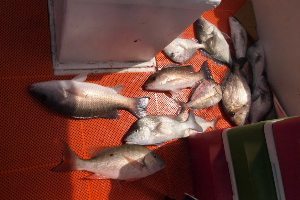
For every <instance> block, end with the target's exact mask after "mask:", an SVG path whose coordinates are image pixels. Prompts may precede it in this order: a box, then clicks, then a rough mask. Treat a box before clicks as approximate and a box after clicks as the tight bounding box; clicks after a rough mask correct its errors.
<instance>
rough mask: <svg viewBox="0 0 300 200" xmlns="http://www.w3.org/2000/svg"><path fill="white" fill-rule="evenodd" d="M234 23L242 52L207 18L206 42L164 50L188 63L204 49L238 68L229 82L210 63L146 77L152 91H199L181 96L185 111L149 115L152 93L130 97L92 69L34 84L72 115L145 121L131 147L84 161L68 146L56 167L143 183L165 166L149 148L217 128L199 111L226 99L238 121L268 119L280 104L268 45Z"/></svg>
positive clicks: (201, 27)
mask: <svg viewBox="0 0 300 200" xmlns="http://www.w3.org/2000/svg"><path fill="white" fill-rule="evenodd" d="M229 24H230V28H231V40H232V43H233V45H234V49H235V55H234V56H232V55H231V52H230V46H229V44H228V43H227V41H226V39H225V37H224V35H223V34H222V32H221V31H220V30H219V29H218V28H217V27H216V26H214V25H213V24H212V23H210V22H208V21H207V20H205V19H204V18H203V17H201V18H200V19H198V20H197V21H196V22H195V30H196V37H197V39H198V41H199V43H198V41H196V40H191V39H182V38H177V39H175V40H174V41H173V42H172V43H171V44H169V45H168V46H167V47H166V48H165V49H164V52H165V53H166V55H168V56H169V58H170V59H172V60H173V61H174V62H176V63H185V62H187V61H188V60H190V59H191V58H192V57H193V56H194V55H195V54H196V52H197V51H198V49H200V50H201V51H202V52H204V53H205V55H206V56H209V57H210V58H213V60H215V61H216V62H218V63H222V64H226V65H228V67H230V72H229V73H228V75H227V77H226V78H225V80H224V81H223V83H222V84H218V83H217V82H216V81H215V80H214V78H213V76H212V73H211V70H210V68H209V65H208V62H207V61H205V62H204V63H203V64H202V66H201V69H200V71H198V72H196V71H194V68H193V66H191V65H188V66H178V65H174V66H170V67H166V68H163V69H161V70H159V71H157V72H156V73H154V74H152V75H151V76H150V77H149V78H148V80H147V81H146V82H145V84H144V89H145V90H151V91H160V92H170V93H171V94H172V96H173V97H174V96H175V95H176V94H177V93H178V92H179V91H180V90H181V89H184V88H192V94H191V96H190V99H189V101H188V102H186V103H183V102H178V101H177V100H176V102H178V103H179V104H180V106H181V111H182V112H181V113H180V114H179V115H178V116H173V117H171V116H164V115H147V112H146V110H147V106H148V103H149V101H150V98H149V97H137V98H129V97H126V96H123V95H121V94H120V92H121V90H122V87H121V86H116V87H105V86H101V85H98V84H94V83H88V82H86V79H87V75H86V74H81V75H78V76H76V77H75V78H73V79H72V80H53V81H47V82H40V83H35V84H32V85H31V86H30V88H29V91H30V93H31V94H32V96H34V97H36V99H38V100H39V101H40V102H41V103H43V104H44V105H46V106H48V107H49V108H51V109H52V110H54V111H56V112H58V113H60V114H62V115H65V116H69V117H72V118H76V119H90V118H107V119H117V118H118V117H119V115H118V110H127V111H129V112H130V113H131V114H133V115H134V116H136V117H137V118H138V119H137V121H136V122H135V123H134V124H133V125H132V126H131V127H130V129H129V130H128V132H127V133H126V134H125V135H124V142H125V143H126V144H124V145H121V146H117V147H110V148H107V149H104V150H102V151H100V152H96V153H94V154H93V156H92V158H91V159H81V158H79V157H78V156H77V155H76V154H75V153H74V152H73V151H71V150H70V149H69V148H68V147H67V146H65V150H64V155H63V159H62V162H61V163H60V164H59V165H58V166H56V167H54V168H53V169H52V170H53V171H58V172H61V171H69V170H85V171H88V172H91V173H92V175H90V176H88V177H86V178H88V179H119V180H135V179H139V178H143V177H146V176H148V175H151V174H154V173H156V172H158V171H160V170H161V169H163V168H164V166H165V163H164V161H163V159H162V158H161V157H159V155H157V154H156V153H155V152H153V151H151V150H149V149H148V148H146V147H144V146H143V145H160V144H162V143H165V142H167V141H170V140H173V139H178V138H185V137H188V136H190V135H192V134H197V133H202V132H204V131H205V130H207V129H208V128H209V127H211V128H214V126H215V123H216V119H215V120H212V121H206V120H204V119H202V118H200V117H198V116H195V115H194V113H193V110H196V109H205V108H208V107H212V106H215V105H218V104H219V102H222V106H223V108H224V111H225V113H226V114H227V116H228V119H230V120H231V122H232V123H234V124H235V125H243V124H246V123H253V122H257V121H260V120H263V119H264V117H265V116H266V114H267V113H268V112H269V110H270V109H271V107H272V94H271V92H270V89H269V86H268V83H267V81H266V78H265V76H264V67H265V63H264V52H263V48H262V46H261V45H260V44H259V42H257V43H255V44H254V45H253V46H251V47H250V48H249V49H248V48H247V41H248V39H247V33H246V31H245V30H244V28H243V27H242V26H241V25H240V23H239V22H238V21H237V20H236V19H234V18H230V19H229ZM250 66H251V67H250ZM249 69H252V70H253V75H252V74H249V73H248V72H249ZM251 73H252V72H251ZM252 80H253V81H252ZM174 100H175V99H174ZM186 111H187V112H186ZM185 114H188V117H185Z"/></svg>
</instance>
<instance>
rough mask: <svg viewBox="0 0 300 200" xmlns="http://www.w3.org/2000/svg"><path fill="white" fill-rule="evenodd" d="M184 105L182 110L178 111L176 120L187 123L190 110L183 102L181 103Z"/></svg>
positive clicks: (181, 107)
mask: <svg viewBox="0 0 300 200" xmlns="http://www.w3.org/2000/svg"><path fill="white" fill-rule="evenodd" d="M180 103H182V104H183V106H180V108H179V109H178V110H177V113H178V114H177V117H176V120H177V121H179V122H185V121H186V120H187V118H188V115H189V108H187V107H185V104H184V103H183V102H180Z"/></svg>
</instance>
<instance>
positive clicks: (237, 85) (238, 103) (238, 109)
mask: <svg viewBox="0 0 300 200" xmlns="http://www.w3.org/2000/svg"><path fill="white" fill-rule="evenodd" d="M232 71H233V72H231V73H229V74H228V76H227V78H226V79H225V80H224V82H223V83H222V91H223V97H222V105H223V108H224V110H225V113H226V114H227V115H228V117H229V118H230V120H231V121H232V122H233V123H234V124H236V125H238V126H240V125H244V124H245V123H246V122H247V118H248V115H249V110H250V106H251V91H250V88H249V86H248V83H247V81H246V79H245V78H244V77H243V76H242V75H241V73H240V71H239V66H235V67H234V69H233V70H232Z"/></svg>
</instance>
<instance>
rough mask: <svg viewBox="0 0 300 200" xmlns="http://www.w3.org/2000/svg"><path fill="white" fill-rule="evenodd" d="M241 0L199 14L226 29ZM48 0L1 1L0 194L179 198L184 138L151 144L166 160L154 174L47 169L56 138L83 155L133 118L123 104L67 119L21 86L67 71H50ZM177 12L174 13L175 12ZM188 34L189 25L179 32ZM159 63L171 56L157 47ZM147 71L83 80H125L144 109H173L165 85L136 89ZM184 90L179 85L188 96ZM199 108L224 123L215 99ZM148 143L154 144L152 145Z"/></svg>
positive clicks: (116, 135) (56, 154)
mask: <svg viewBox="0 0 300 200" xmlns="http://www.w3.org/2000/svg"><path fill="white" fill-rule="evenodd" d="M243 2H244V0H224V1H223V2H222V4H221V6H219V7H218V8H217V9H215V10H214V11H209V12H206V13H205V17H206V18H207V19H209V20H210V21H211V22H212V23H214V24H217V25H218V27H219V28H220V29H221V30H222V31H223V32H226V33H228V30H229V27H228V16H231V15H233V14H234V13H235V12H236V10H237V9H238V8H239V7H240V6H241V5H242V3H243ZM47 9H48V8H47V0H26V1H24V0H2V1H1V2H0V80H1V85H0V111H1V112H0V116H1V124H0V131H1V137H0V139H1V144H0V163H1V164H0V180H1V181H0V188H1V190H0V199H39V200H40V199H59V200H68V199H72V200H73V199H74V200H85V199H89V200H98V199H99V200H102V199H145V200H146V199H164V196H165V195H167V196H169V197H172V198H176V199H181V198H182V196H183V193H184V192H187V193H193V184H192V179H191V176H192V174H191V170H190V163H189V155H188V152H187V147H186V141H185V140H184V139H182V140H177V141H173V142H169V143H168V144H166V145H164V146H162V147H161V148H159V149H157V151H158V153H159V154H160V155H161V156H162V157H163V158H164V159H165V161H166V168H165V169H164V170H162V171H160V172H158V173H157V174H155V175H153V176H149V177H147V178H144V179H141V180H137V181H134V182H119V181H111V180H81V179H80V178H82V177H84V176H86V175H87V173H86V172H70V173H53V172H51V171H50V169H51V168H52V167H53V166H55V165H56V164H57V163H59V162H60V160H61V153H62V152H61V151H62V145H61V141H66V142H67V143H68V144H69V146H70V147H71V148H72V149H73V150H74V151H75V152H76V153H77V154H78V155H80V156H82V157H84V158H89V156H90V154H89V150H90V149H91V148H102V147H107V146H114V145H120V144H121V138H122V136H123V135H124V133H125V132H126V131H127V130H128V128H129V127H130V125H131V124H132V123H133V122H134V121H135V120H136V118H135V117H133V116H132V115H131V114H129V113H128V112H126V111H121V112H120V114H121V117H120V119H118V120H106V119H91V120H72V119H68V118H65V117H62V116H60V115H57V114H55V113H54V112H51V111H49V110H48V109H47V108H45V107H43V106H42V105H40V104H38V103H37V102H36V101H35V100H34V99H33V98H32V97H31V96H29V94H28V92H27V87H28V86H29V85H30V84H32V83H34V82H40V81H46V80H51V79H58V78H59V79H67V78H71V76H65V77H54V76H53V75H52V74H53V72H52V62H51V49H50V30H49V25H48V10H47ZM179 14H180V13H179ZM182 37H187V38H192V37H194V35H193V30H192V26H190V27H189V28H187V30H186V31H185V32H184V33H183V34H182ZM205 60H206V57H204V56H202V55H201V54H200V53H198V54H197V55H196V56H195V57H194V58H193V59H192V60H191V61H190V62H189V63H190V64H193V65H194V66H195V69H197V70H199V67H200V65H201V64H202V63H203V62H204V61H205ZM157 61H158V62H157V63H158V66H165V65H168V64H170V63H171V62H170V61H169V60H168V59H167V58H166V57H165V56H164V55H163V54H162V53H160V54H158V56H157ZM209 64H210V68H211V70H212V71H213V75H214V78H215V79H216V80H217V81H218V82H220V81H221V80H222V79H223V77H224V74H225V73H226V71H227V68H226V67H225V66H217V65H216V64H215V63H214V62H213V61H209ZM149 75H150V74H149V73H122V74H102V75H92V76H89V78H88V81H90V82H95V83H98V84H102V85H105V86H115V85H124V86H125V89H124V91H122V94H124V95H126V96H149V97H151V101H150V105H149V109H148V111H149V113H151V114H168V115H170V114H175V112H176V110H177V105H176V103H175V102H174V101H173V100H172V99H170V98H169V97H167V96H166V95H165V94H163V93H153V92H146V91H143V90H142V89H141V86H142V84H143V83H144V81H145V80H146V79H147V77H148V76H149ZM188 92H189V90H184V91H183V92H182V93H180V98H181V99H182V100H184V101H186V100H187V96H188ZM197 115H199V116H202V117H204V118H206V119H214V118H219V117H221V119H220V120H219V121H218V123H217V127H216V128H226V127H229V126H230V124H229V123H228V122H227V121H226V120H224V119H223V118H222V114H221V111H220V107H219V106H215V107H213V108H209V109H206V110H201V111H198V112H197ZM153 148H154V147H153Z"/></svg>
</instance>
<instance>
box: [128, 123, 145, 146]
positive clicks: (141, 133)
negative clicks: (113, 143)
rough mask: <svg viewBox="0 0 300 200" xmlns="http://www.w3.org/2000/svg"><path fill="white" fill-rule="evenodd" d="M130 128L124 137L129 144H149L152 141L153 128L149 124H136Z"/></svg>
mask: <svg viewBox="0 0 300 200" xmlns="http://www.w3.org/2000/svg"><path fill="white" fill-rule="evenodd" d="M130 129H131V130H129V134H128V135H127V136H126V137H125V139H124V141H125V142H126V143H127V144H139V145H147V144H149V142H151V138H150V137H151V130H150V129H149V128H148V127H147V126H143V127H137V126H136V125H135V124H134V125H133V127H131V128H130Z"/></svg>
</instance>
